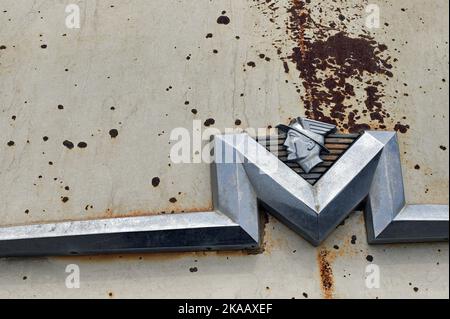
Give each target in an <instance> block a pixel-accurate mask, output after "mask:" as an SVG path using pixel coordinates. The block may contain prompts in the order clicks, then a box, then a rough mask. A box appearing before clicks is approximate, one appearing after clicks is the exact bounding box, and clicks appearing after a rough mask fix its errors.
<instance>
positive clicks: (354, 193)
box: [215, 118, 449, 245]
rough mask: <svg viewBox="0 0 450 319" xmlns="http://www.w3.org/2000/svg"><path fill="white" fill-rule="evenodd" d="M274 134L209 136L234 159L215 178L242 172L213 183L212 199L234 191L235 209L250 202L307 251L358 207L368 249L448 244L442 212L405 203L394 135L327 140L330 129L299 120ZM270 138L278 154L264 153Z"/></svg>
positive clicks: (445, 214) (444, 209)
mask: <svg viewBox="0 0 450 319" xmlns="http://www.w3.org/2000/svg"><path fill="white" fill-rule="evenodd" d="M278 128H279V129H280V131H281V132H283V133H284V135H280V136H272V137H267V138H260V139H259V140H258V141H257V140H255V139H253V138H252V137H250V136H248V135H246V134H238V135H224V136H217V137H216V145H215V146H216V148H219V149H221V150H223V151H222V152H224V153H230V152H234V153H235V157H239V158H240V163H239V164H226V163H225V164H220V163H217V164H216V166H217V172H218V174H219V176H221V172H223V171H225V170H226V171H227V172H229V173H231V172H233V171H234V172H235V174H238V175H239V173H238V172H240V171H243V172H245V174H242V175H239V177H240V179H239V182H236V183H234V184H230V183H226V182H225V181H226V177H225V176H221V177H222V179H221V180H220V182H219V189H218V193H217V195H218V197H219V198H220V197H221V196H223V195H224V194H227V193H229V190H228V189H234V188H237V189H238V190H237V193H238V194H245V195H246V197H241V198H240V202H241V203H242V202H247V201H253V200H255V199H254V198H256V199H257V200H258V201H259V202H260V203H261V204H263V205H264V206H265V207H266V208H267V209H268V210H269V212H271V214H272V215H274V216H275V217H276V218H278V219H279V220H281V221H283V222H284V223H285V224H286V225H288V226H289V227H290V228H292V229H293V230H294V231H296V232H297V233H298V234H300V235H301V236H303V237H304V238H305V239H306V240H308V241H309V242H310V243H311V244H313V245H319V244H320V243H322V242H323V241H324V240H325V239H326V238H327V237H328V236H329V235H330V234H331V232H332V231H333V230H334V229H335V228H336V227H337V226H338V225H339V224H340V223H341V222H342V221H343V220H344V219H345V218H346V217H347V216H348V215H349V214H350V213H351V212H352V211H353V210H354V209H355V208H356V207H358V206H360V204H362V203H365V215H366V226H367V232H368V238H369V243H372V244H376V243H398V242H425V241H441V240H447V239H448V219H449V209H448V206H447V205H407V204H406V201H405V196H404V186H403V177H402V168H401V163H400V153H399V146H398V141H397V135H396V133H393V132H365V133H364V134H362V135H360V136H355V135H329V134H330V133H332V132H334V130H335V128H334V126H331V125H328V124H324V123H320V122H316V121H311V120H307V119H302V118H299V119H296V120H294V121H293V122H291V124H290V125H289V126H285V125H280V126H279V127H278ZM326 136H328V139H326V138H325V137H326ZM274 139H276V140H278V144H279V145H280V148H279V149H278V150H277V151H279V152H278V154H272V153H270V152H269V150H267V149H266V147H265V146H268V145H269V144H270V145H272V146H273V144H274V143H269V141H273V140H274ZM328 145H329V147H328ZM230 165H235V167H234V168H233V169H232V168H230ZM238 166H239V167H238ZM273 167H277V169H275V170H274V169H273ZM269 168H270V169H269ZM227 188H228V189H227ZM239 188H243V189H242V191H241V190H239ZM244 188H245V189H251V191H248V190H244ZM249 196H251V197H254V198H248V197H249ZM217 203H218V204H219V205H224V204H223V203H222V202H221V201H220V200H218V202H217ZM227 205H228V206H226V205H225V206H226V207H223V209H224V210H228V211H236V210H239V209H241V206H243V205H242V204H238V203H237V202H228V201H227ZM242 214H245V212H242ZM247 214H248V212H247Z"/></svg>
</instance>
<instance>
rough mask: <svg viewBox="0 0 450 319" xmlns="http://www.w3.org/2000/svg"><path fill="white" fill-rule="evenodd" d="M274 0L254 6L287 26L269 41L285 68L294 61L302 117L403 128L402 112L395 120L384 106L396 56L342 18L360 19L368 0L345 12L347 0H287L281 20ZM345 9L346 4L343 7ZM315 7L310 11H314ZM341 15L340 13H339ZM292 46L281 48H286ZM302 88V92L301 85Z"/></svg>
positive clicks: (347, 128) (344, 125)
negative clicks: (283, 34)
mask: <svg viewBox="0 0 450 319" xmlns="http://www.w3.org/2000/svg"><path fill="white" fill-rule="evenodd" d="M275 3H278V2H277V1H275V0H259V1H258V4H257V7H258V8H259V9H260V10H261V11H262V12H263V14H266V15H271V19H270V21H271V22H272V23H274V24H275V25H277V28H280V27H284V28H285V29H286V37H287V40H286V39H279V40H275V41H274V43H273V46H274V47H275V48H276V49H277V52H278V55H279V56H280V59H281V60H282V62H283V67H284V69H285V70H286V72H289V64H293V65H295V68H296V70H297V71H298V72H299V81H298V82H297V83H294V84H295V88H296V90H297V92H298V93H299V95H300V98H301V100H302V102H303V105H304V107H305V109H306V114H305V115H306V116H308V117H310V118H312V119H315V120H319V121H324V122H328V123H332V124H335V125H337V126H338V127H339V128H340V129H341V130H342V131H344V132H351V133H356V132H361V131H364V130H368V129H383V130H385V129H394V130H396V131H398V132H400V133H406V132H407V131H408V130H409V128H410V127H409V125H408V124H405V123H403V122H404V121H405V119H406V118H405V117H402V118H401V119H394V118H393V116H392V115H391V114H390V113H389V109H388V108H387V107H386V106H385V103H384V98H385V87H386V85H387V83H388V81H389V80H390V79H391V78H393V76H394V74H393V70H394V65H393V64H394V62H395V61H396V59H395V58H392V56H391V55H390V54H389V50H388V47H387V46H386V45H385V44H381V43H378V42H377V41H376V40H375V39H374V38H373V37H372V36H371V35H370V33H369V32H368V31H366V30H365V29H364V28H362V30H361V31H358V32H359V34H355V33H354V31H353V34H351V32H350V31H348V28H347V23H348V22H350V21H356V20H358V19H361V13H363V12H364V8H365V4H367V1H365V2H363V3H359V4H352V5H351V6H350V7H351V8H352V9H353V10H354V12H358V13H353V14H352V13H351V12H344V10H346V7H345V5H344V4H348V3H347V2H346V1H335V2H333V3H332V2H330V3H327V7H326V8H323V9H322V8H321V10H319V11H317V10H316V9H317V7H318V6H319V7H321V5H322V4H321V3H319V1H314V0H309V1H305V0H290V1H288V2H287V3H288V4H287V6H286V7H285V9H286V12H287V15H288V18H287V19H285V18H283V19H284V21H283V22H280V21H279V20H280V19H277V18H279V17H280V15H279V14H278V13H277V10H278V9H279V8H278V7H276V10H274V4H275ZM347 8H348V7H347ZM313 12H314V13H313ZM344 14H345V15H344ZM286 47H287V48H288V50H291V52H289V53H283V50H285V48H286ZM300 87H303V91H302V90H301V89H300Z"/></svg>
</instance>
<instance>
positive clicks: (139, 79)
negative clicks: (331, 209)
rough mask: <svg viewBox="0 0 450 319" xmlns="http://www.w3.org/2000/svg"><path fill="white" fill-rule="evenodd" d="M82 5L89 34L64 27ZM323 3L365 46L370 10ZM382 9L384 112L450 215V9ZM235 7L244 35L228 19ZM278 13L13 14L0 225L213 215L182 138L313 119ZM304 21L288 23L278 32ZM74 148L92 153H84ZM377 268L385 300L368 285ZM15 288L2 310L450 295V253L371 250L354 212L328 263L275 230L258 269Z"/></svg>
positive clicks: (0, 100) (2, 96) (440, 3)
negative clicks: (90, 302) (178, 133)
mask: <svg viewBox="0 0 450 319" xmlns="http://www.w3.org/2000/svg"><path fill="white" fill-rule="evenodd" d="M69 3H78V4H79V5H80V7H81V12H82V26H81V29H80V30H67V29H66V28H65V26H64V18H65V13H64V8H65V5H66V4H69ZM286 3H287V1H280V4H286ZM320 3H321V6H322V9H323V12H324V13H323V14H322V15H323V16H322V18H323V19H324V20H326V19H331V20H336V19H337V18H338V17H337V13H336V12H335V9H336V7H339V8H341V10H342V14H344V15H345V16H356V17H358V16H359V17H361V19H359V20H358V19H357V18H354V19H352V20H351V21H349V22H348V25H347V28H348V29H349V31H348V32H349V33H350V34H352V35H356V34H358V33H359V31H360V29H362V28H364V25H363V22H362V21H363V15H364V14H365V13H364V12H363V11H361V9H360V8H356V7H353V6H352V4H353V3H354V1H337V2H332V1H321V2H320ZM360 3H364V1H360ZM377 3H378V4H379V5H380V7H381V10H382V15H381V18H382V28H381V29H380V30H377V31H374V32H373V34H372V35H373V36H374V38H375V39H376V41H378V42H379V43H386V44H387V45H388V52H389V54H391V55H392V57H393V58H392V59H394V58H397V59H398V61H397V62H396V63H395V70H394V71H393V74H394V75H393V78H392V79H390V80H389V81H388V82H387V84H386V86H385V87H384V89H385V91H386V92H385V97H384V98H383V103H384V105H385V106H386V108H387V109H388V110H389V113H390V116H391V119H394V123H395V120H399V121H400V120H402V121H403V117H404V116H405V117H406V120H405V121H406V124H407V125H409V127H410V129H409V130H408V131H407V132H406V133H405V134H400V137H399V138H400V144H401V148H402V151H403V152H404V153H403V154H402V162H403V165H404V167H403V169H404V175H405V183H406V192H407V200H408V202H410V203H429V204H448V164H447V163H448V150H447V149H448V146H449V142H448V2H447V1H444V0H434V1H429V2H426V3H424V2H422V1H418V0H414V1H406V0H402V1H395V3H393V2H390V1H377ZM112 5H114V6H113V7H111V6H112ZM402 9H404V10H402ZM223 10H225V11H226V12H227V13H226V15H227V16H229V17H230V19H231V23H230V24H228V25H219V24H217V22H216V20H217V18H218V17H219V16H220V15H221V12H222V11H223ZM263 11H264V10H262V9H261V8H258V7H256V6H255V2H254V1H247V0H245V1H244V0H242V1H232V2H230V1H212V2H210V1H195V2H192V1H189V2H187V1H162V0H156V1H143V0H142V1H139V0H134V1H126V2H123V1H120V2H119V1H79V2H77V1H56V2H51V1H45V0H39V1H29V0H26V1H20V2H17V1H12V0H6V1H5V0H3V1H2V2H1V4H0V26H1V28H0V47H1V46H5V47H6V48H5V49H1V50H0V128H1V130H2V136H1V137H0V181H1V184H0V225H3V226H4V225H24V224H25V225H26V224H31V223H36V222H38V223H40V222H47V221H63V220H79V219H92V218H104V217H115V216H134V215H148V214H159V213H161V212H163V211H164V212H171V211H176V212H181V211H186V212H189V211H202V210H207V209H208V208H210V207H211V195H210V186H209V169H208V165H206V164H205V165H203V164H201V165H199V164H195V165H182V166H177V165H171V166H170V167H169V166H168V164H169V163H170V161H169V159H168V154H169V148H170V139H169V134H170V131H171V130H172V128H174V127H187V128H190V127H191V126H192V120H193V119H199V120H201V122H202V123H203V122H205V121H206V120H207V119H210V118H213V119H214V120H215V125H214V127H217V128H219V129H224V128H225V127H233V126H235V122H236V120H237V119H239V120H241V122H242V124H241V125H240V126H241V127H243V128H245V127H266V126H268V125H272V126H275V125H277V124H278V123H281V122H283V123H287V122H289V117H292V116H297V115H302V114H303V113H304V107H303V103H302V102H301V95H302V94H304V92H303V88H302V87H301V86H300V93H299V92H297V89H296V88H295V87H294V86H293V85H292V82H295V81H298V79H299V74H298V73H296V70H295V66H293V65H292V64H290V72H289V74H286V73H285V70H284V66H283V63H282V61H281V60H280V57H279V56H278V55H277V52H276V49H275V48H274V47H273V45H272V43H273V42H274V41H276V40H278V39H280V38H283V36H284V34H285V33H286V30H285V29H284V28H283V27H281V28H280V29H277V28H276V27H275V25H274V24H273V23H271V22H270V21H269V19H270V16H268V15H266V14H263V13H262V12H263ZM314 14H315V15H319V16H320V14H319V13H317V12H316V13H314ZM325 15H326V17H325ZM441 17H442V18H441ZM287 18H288V15H287V13H285V12H284V11H283V10H280V11H279V13H277V14H276V16H275V18H274V19H275V20H279V21H280V24H281V25H283V21H284V20H285V19H287ZM384 23H387V24H388V26H386V25H384ZM208 33H212V34H213V37H212V38H208V39H207V38H206V35H207V34H208ZM64 34H66V36H63V35H64ZM41 35H42V36H41ZM236 36H239V39H236ZM44 44H45V45H47V48H46V49H42V48H41V45H44ZM283 45H284V46H286V50H288V49H289V48H288V47H289V46H290V45H292V43H290V42H289V41H286V42H283ZM214 50H217V51H218V53H214ZM260 54H264V55H265V56H266V57H270V60H269V61H266V60H263V59H261V58H260V57H259V55H260ZM188 57H189V59H188ZM248 62H255V63H256V67H254V68H253V67H251V66H248V65H247V63H248ZM289 63H291V62H289ZM66 69H67V70H68V71H66ZM286 80H287V81H288V83H286ZM167 89H169V90H168V91H167ZM361 90H363V88H362V89H361ZM242 94H243V96H242ZM187 101H188V102H189V104H187V103H186V102H187ZM58 105H63V106H64V109H63V110H59V109H58ZM111 107H114V108H115V110H111ZM356 108H361V109H363V105H362V104H361V105H359V104H357V106H356ZM192 109H196V110H197V111H198V112H197V114H196V115H194V114H193V113H192V112H191V110H192ZM13 117H14V119H13ZM369 122H370V121H369ZM369 124H370V123H369ZM389 125H391V124H389ZM388 128H389V129H392V125H391V126H390V127H388ZM111 129H117V130H118V132H119V135H118V137H117V138H115V139H112V138H111V136H110V135H109V131H110V130H111ZM44 136H48V137H49V140H48V141H47V142H44V141H43V137H44ZM64 140H71V141H72V142H74V143H75V145H76V144H77V143H78V142H80V141H84V142H86V143H87V144H88V147H87V148H86V149H79V148H77V147H75V148H74V149H73V150H68V149H67V148H65V147H64V146H63V145H62V142H63V141H64ZM9 141H14V142H15V145H14V146H12V147H10V146H7V143H8V142H9ZM27 141H29V143H27ZM444 148H445V150H444ZM49 162H52V163H53V165H49ZM39 176H42V178H39ZM154 177H159V178H160V180H161V183H160V184H159V186H158V187H156V188H155V187H153V185H152V179H153V178H154ZM55 178H57V179H56V180H54V179H55ZM66 186H69V190H66V189H65V187H66ZM64 197H68V199H69V200H68V201H67V202H65V203H64V202H63V201H62V198H64ZM171 198H176V199H177V201H176V202H175V203H173V202H170V201H169V200H170V199H171ZM26 211H27V213H25V212H26ZM352 236H355V237H356V240H355V238H352ZM335 246H336V247H335ZM337 248H338V249H337ZM370 257H373V263H375V264H377V265H379V266H380V269H381V274H382V275H381V288H380V289H374V290H369V289H367V288H366V287H365V284H364V272H365V267H366V266H367V265H368V264H370V262H369V261H368V260H371V258H370ZM70 263H75V264H79V265H80V267H81V275H82V277H81V288H80V289H79V290H68V289H66V287H65V284H64V280H65V276H66V274H65V272H64V270H65V266H66V265H67V264H70ZM293 265H295V267H293ZM330 270H331V271H330ZM330 283H331V284H330ZM0 285H1V287H2V289H1V290H0V297H52V296H55V295H58V296H67V297H86V296H92V297H105V298H110V297H139V296H145V297H186V296H189V297H286V298H292V297H296V298H305V296H306V295H307V296H308V297H309V298H322V297H326V298H329V297H337V298H345V297H352V298H359V297H370V298H375V297H380V298H386V297H394V298H395V297H410V298H418V297H419V298H420V297H446V298H448V295H449V293H448V244H426V245H425V244H424V245H395V246H390V245H388V246H376V247H370V246H368V245H367V244H366V241H365V230H364V223H363V222H362V217H361V215H360V214H355V215H354V216H353V217H352V218H351V219H350V220H348V221H347V222H346V223H345V225H343V226H341V227H339V229H338V231H337V232H336V233H334V234H333V235H332V236H331V238H330V239H328V240H327V241H326V243H325V244H323V245H322V246H321V247H320V248H318V249H316V248H313V247H311V246H309V244H308V243H306V242H305V241H304V240H302V239H301V238H300V237H298V236H296V235H295V234H293V233H292V232H291V231H289V230H288V229H287V228H285V227H284V226H283V225H281V224H280V223H279V222H277V221H275V220H273V219H269V223H268V224H267V225H266V234H265V251H264V252H263V253H261V254H259V255H247V254H245V253H226V252H225V253H187V254H161V255H159V254H157V255H145V256H137V255H136V256H110V257H87V258H70V259H55V258H49V259H33V260H20V259H5V260H0ZM205 286H208V287H210V289H204V287H205ZM415 288H417V289H415ZM304 293H305V294H306V295H304Z"/></svg>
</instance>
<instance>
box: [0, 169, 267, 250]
mask: <svg viewBox="0 0 450 319" xmlns="http://www.w3.org/2000/svg"><path fill="white" fill-rule="evenodd" d="M212 177H213V178H212V188H213V193H214V194H213V197H214V205H215V210H214V211H209V212H199V213H185V214H173V215H158V216H148V217H129V218H112V219H104V220H89V221H71V222H61V223H51V224H42V225H28V226H16V227H5V228H0V257H27V256H67V255H95V254H113V253H144V252H167V251H197V250H233V249H249V250H252V249H257V248H258V247H259V246H260V237H259V236H260V220H259V214H258V205H257V199H256V196H255V193H254V191H253V188H252V186H251V185H250V183H249V180H248V178H247V176H246V173H245V171H244V168H243V167H242V166H241V165H239V164H215V165H212Z"/></svg>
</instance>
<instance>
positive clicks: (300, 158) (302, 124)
mask: <svg viewBox="0 0 450 319" xmlns="http://www.w3.org/2000/svg"><path fill="white" fill-rule="evenodd" d="M277 128H278V129H279V130H281V131H283V132H286V141H285V142H284V146H285V147H286V148H287V152H288V161H290V162H297V163H298V164H299V165H300V167H301V168H302V169H303V170H304V171H305V173H309V172H311V170H312V169H313V168H314V167H316V166H317V165H319V164H320V163H322V162H323V160H322V159H321V158H320V153H321V152H322V151H325V152H327V153H329V150H328V149H327V148H326V147H325V137H326V136H327V135H328V134H331V133H333V132H335V131H336V126H335V125H331V124H326V123H322V122H318V121H313V120H309V119H304V118H300V117H299V118H296V119H294V120H293V121H292V122H291V123H290V124H289V126H286V125H282V124H281V125H278V126H277Z"/></svg>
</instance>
